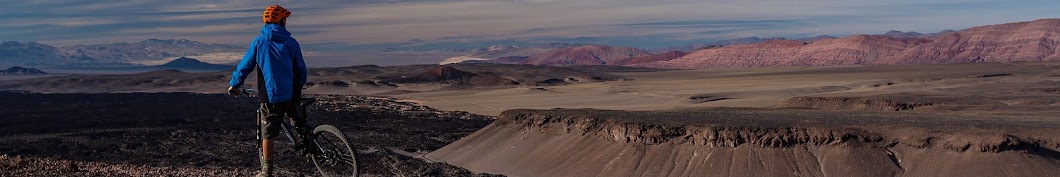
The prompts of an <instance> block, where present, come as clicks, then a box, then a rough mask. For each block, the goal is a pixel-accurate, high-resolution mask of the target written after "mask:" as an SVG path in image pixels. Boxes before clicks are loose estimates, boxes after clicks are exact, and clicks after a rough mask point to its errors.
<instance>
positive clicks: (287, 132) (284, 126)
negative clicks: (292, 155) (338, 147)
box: [255, 105, 324, 163]
mask: <svg viewBox="0 0 1060 177" xmlns="http://www.w3.org/2000/svg"><path fill="white" fill-rule="evenodd" d="M299 109H305V108H304V107H303V106H302V105H299ZM303 112H304V111H303ZM303 116H305V115H303ZM257 117H258V118H257V123H256V125H257V128H255V130H256V131H255V132H256V137H257V141H258V143H257V144H258V160H265V157H264V155H263V154H262V152H261V151H262V148H263V147H262V146H261V141H262V140H264V137H262V136H261V120H262V118H263V117H261V108H258V110H257ZM304 118H305V119H306V121H307V125H308V121H309V120H308V119H309V118H308V117H304ZM281 120H282V121H280V131H281V132H283V135H284V136H285V137H287V140H291V143H294V144H299V143H302V141H306V140H301V141H298V140H295V138H294V135H292V133H291V129H292V128H291V125H289V124H288V123H287V120H286V119H281ZM303 132H304V131H303ZM312 136H316V135H313V134H309V135H305V137H307V138H308V139H309V140H311V142H312V143H313V145H314V146H313V147H314V148H313V149H312V151H310V153H313V154H317V155H319V154H322V153H320V152H324V149H321V148H320V147H321V146H320V143H319V142H316V141H315V140H314V138H312ZM306 161H310V163H312V160H311V159H308V158H306Z"/></svg>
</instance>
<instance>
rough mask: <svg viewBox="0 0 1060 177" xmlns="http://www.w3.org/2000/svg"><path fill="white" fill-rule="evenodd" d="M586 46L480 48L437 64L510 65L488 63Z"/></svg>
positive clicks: (552, 45) (543, 45) (557, 45)
mask: <svg viewBox="0 0 1060 177" xmlns="http://www.w3.org/2000/svg"><path fill="white" fill-rule="evenodd" d="M584 45H586V44H568V43H548V44H541V45H533V46H529V47H516V46H490V47H488V48H480V49H476V50H473V52H472V53H471V54H468V55H464V56H457V57H451V58H446V59H445V60H443V61H441V62H439V64H443V65H444V64H453V63H461V62H468V63H511V62H506V61H490V60H497V59H499V58H504V57H509V58H510V57H529V56H531V55H538V54H542V53H545V52H549V51H552V50H557V49H565V48H571V47H578V46H584Z"/></svg>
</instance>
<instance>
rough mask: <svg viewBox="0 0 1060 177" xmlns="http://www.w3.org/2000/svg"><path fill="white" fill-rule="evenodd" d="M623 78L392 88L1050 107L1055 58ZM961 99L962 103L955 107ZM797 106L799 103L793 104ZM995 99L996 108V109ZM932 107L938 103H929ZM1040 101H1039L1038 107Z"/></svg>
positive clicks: (560, 100)
mask: <svg viewBox="0 0 1060 177" xmlns="http://www.w3.org/2000/svg"><path fill="white" fill-rule="evenodd" d="M614 74H615V75H618V76H621V77H624V78H628V79H629V80H622V81H609V82H594V83H580V84H570V85H562V86H522V87H513V88H504V89H479V90H451V91H434V92H421V93H409V94H401V95H395V96H396V97H399V98H404V99H414V100H422V101H424V104H426V105H430V106H432V107H437V108H441V109H447V110H463V111H468V112H473V113H477V114H486V115H498V114H500V112H502V111H504V110H508V109H551V108H599V109H616V110H656V109H673V108H688V107H756V108H766V107H789V106H792V105H788V102H789V99H791V98H793V97H880V98H882V99H885V100H886V99H904V100H914V101H923V102H946V103H947V104H949V105H950V106H951V107H954V109H958V110H969V108H972V107H974V106H985V105H993V106H995V108H993V109H992V112H996V111H1000V110H996V109H1005V110H1018V109H1024V108H1027V109H1035V110H1039V111H1046V112H1039V113H1043V114H1044V113H1055V110H1056V109H1051V110H1049V109H1038V108H1032V107H1042V106H1045V107H1048V108H1053V107H1055V106H1057V105H1058V103H1060V95H1057V93H1060V92H1057V91H1055V89H1060V63H1056V62H1040V63H1039V62H1036V63H982V64H941V65H918V66H871V67H786V68H764V69H716V70H676V71H661V72H629V73H614ZM960 105H963V107H961V106H960ZM794 106H799V105H794ZM997 106H1001V107H1003V108H998V107H997ZM936 107H939V106H936ZM1042 108H1044V107H1042Z"/></svg>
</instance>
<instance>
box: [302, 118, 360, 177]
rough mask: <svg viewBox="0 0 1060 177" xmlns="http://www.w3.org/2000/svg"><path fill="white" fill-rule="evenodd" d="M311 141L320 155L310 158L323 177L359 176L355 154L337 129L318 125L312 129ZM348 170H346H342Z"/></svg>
mask: <svg viewBox="0 0 1060 177" xmlns="http://www.w3.org/2000/svg"><path fill="white" fill-rule="evenodd" d="M313 135H315V136H314V138H313V141H314V142H315V143H317V145H319V146H318V147H317V148H318V150H319V151H320V154H317V155H312V156H310V157H309V158H310V161H312V162H313V166H316V168H317V171H318V172H320V174H321V175H323V176H329V177H331V176H359V175H360V173H359V171H358V170H359V169H358V168H357V153H356V151H354V149H353V146H351V145H350V143H349V141H347V140H346V135H344V134H342V131H339V129H338V128H336V127H335V126H332V125H320V126H317V127H316V128H313ZM344 168H348V169H344Z"/></svg>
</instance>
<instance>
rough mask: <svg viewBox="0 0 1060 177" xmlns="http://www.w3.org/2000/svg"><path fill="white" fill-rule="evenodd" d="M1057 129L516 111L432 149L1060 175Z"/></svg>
mask: <svg viewBox="0 0 1060 177" xmlns="http://www.w3.org/2000/svg"><path fill="white" fill-rule="evenodd" d="M1057 126H1060V121H1058V120H1057V119H1055V118H1050V119H1047V120H1042V119H1037V118H1021V117H1004V118H1002V117H968V116H955V115H945V114H908V113H864V112H843V111H840V112H833V111H819V110H795V109H740V108H707V109H689V110H674V111H605V110H592V109H578V110H567V109H558V110H511V111H506V112H505V113H503V114H502V115H501V116H500V117H499V118H498V120H497V121H495V122H494V123H493V124H491V125H489V126H487V127H485V128H483V129H482V130H479V131H477V132H475V133H473V134H471V135H469V136H467V137H465V138H463V139H461V140H458V141H456V142H454V143H452V144H450V145H448V146H446V147H443V148H441V149H439V150H437V151H434V152H432V153H430V154H428V155H427V157H428V158H430V159H433V160H436V161H443V162H446V163H449V164H453V165H457V166H460V167H464V168H467V169H469V170H472V171H478V172H490V173H500V174H505V175H509V176H735V177H739V176H1057V175H1060V152H1057V150H1058V149H1060V134H1058V133H1060V130H1057V129H1055V127H1057Z"/></svg>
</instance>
